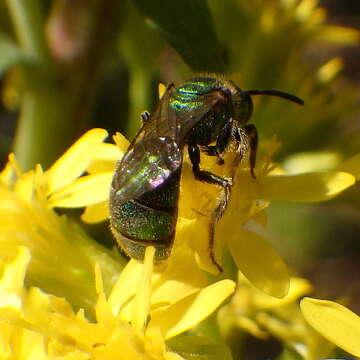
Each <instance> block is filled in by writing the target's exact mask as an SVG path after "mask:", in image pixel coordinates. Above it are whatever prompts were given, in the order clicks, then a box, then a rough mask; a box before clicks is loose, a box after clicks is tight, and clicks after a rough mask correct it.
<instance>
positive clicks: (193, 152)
mask: <svg viewBox="0 0 360 360" xmlns="http://www.w3.org/2000/svg"><path fill="white" fill-rule="evenodd" d="M188 152H189V157H190V161H191V163H192V169H193V173H194V176H195V178H196V179H197V180H200V181H204V182H207V183H210V184H215V185H219V186H221V187H222V188H223V189H224V195H223V196H222V197H221V199H220V201H219V204H218V206H217V207H216V209H215V211H214V212H213V215H212V221H211V224H210V238H209V252H210V258H211V261H212V262H213V264H214V265H215V266H216V267H217V269H218V270H219V272H222V268H221V266H220V265H219V264H218V262H217V261H216V259H215V254H214V244H215V225H216V223H217V222H218V221H219V220H220V218H221V217H222V215H223V214H224V212H225V210H226V208H227V204H228V202H229V199H230V191H231V190H230V189H231V185H232V183H231V181H230V180H228V179H224V178H222V177H220V176H217V175H215V174H213V173H211V172H209V171H205V170H201V169H200V150H199V147H198V146H197V145H193V146H189V147H188Z"/></svg>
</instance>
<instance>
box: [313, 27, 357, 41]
mask: <svg viewBox="0 0 360 360" xmlns="http://www.w3.org/2000/svg"><path fill="white" fill-rule="evenodd" d="M316 37H317V38H318V39H320V40H326V41H331V42H333V43H336V44H345V45H346V44H358V43H359V41H360V32H359V31H358V30H357V29H353V28H349V27H343V26H333V25H329V26H323V27H322V29H321V31H319V32H318V34H317V35H316Z"/></svg>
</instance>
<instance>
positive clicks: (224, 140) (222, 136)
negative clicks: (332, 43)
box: [202, 119, 234, 165]
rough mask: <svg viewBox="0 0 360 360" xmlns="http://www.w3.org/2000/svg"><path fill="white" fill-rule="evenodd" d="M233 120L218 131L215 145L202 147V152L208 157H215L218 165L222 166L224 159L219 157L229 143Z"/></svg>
mask: <svg viewBox="0 0 360 360" xmlns="http://www.w3.org/2000/svg"><path fill="white" fill-rule="evenodd" d="M233 126H234V124H233V120H232V119H231V120H230V121H228V122H227V123H226V124H225V125H224V127H223V128H222V129H221V130H220V132H219V136H218V137H217V139H216V145H215V146H213V145H207V146H203V147H202V150H203V151H204V152H205V153H206V155H208V156H217V158H218V160H217V163H218V165H223V164H224V159H223V158H222V157H221V154H222V153H223V152H224V151H225V149H226V147H227V146H228V144H229V142H230V141H231V134H232V130H233Z"/></svg>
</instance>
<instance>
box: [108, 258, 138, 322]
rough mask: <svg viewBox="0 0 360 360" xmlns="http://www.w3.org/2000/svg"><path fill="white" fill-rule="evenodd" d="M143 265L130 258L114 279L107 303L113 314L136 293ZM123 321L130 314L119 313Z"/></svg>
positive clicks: (129, 318) (128, 318)
mask: <svg viewBox="0 0 360 360" xmlns="http://www.w3.org/2000/svg"><path fill="white" fill-rule="evenodd" d="M142 267H143V265H142V264H140V263H139V262H138V261H136V260H130V261H129V262H128V263H127V265H126V266H125V267H124V269H123V270H122V271H121V274H120V276H119V279H118V280H117V281H116V283H115V285H114V287H113V289H112V291H111V294H110V296H109V300H108V301H109V304H110V306H111V308H112V312H113V314H115V315H116V316H117V315H118V314H119V312H120V311H121V310H122V308H123V306H124V305H125V304H126V303H128V302H129V300H130V299H131V298H133V297H134V295H135V294H136V290H137V288H138V283H139V281H140V277H141V272H142ZM120 317H121V318H122V319H123V320H124V321H130V320H131V317H130V315H129V316H128V314H126V316H124V314H122V313H121V314H120Z"/></svg>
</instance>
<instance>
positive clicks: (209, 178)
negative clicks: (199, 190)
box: [188, 145, 232, 189]
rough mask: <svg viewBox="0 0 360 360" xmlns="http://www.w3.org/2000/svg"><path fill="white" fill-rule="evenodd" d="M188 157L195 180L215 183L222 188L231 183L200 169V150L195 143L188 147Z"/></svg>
mask: <svg viewBox="0 0 360 360" xmlns="http://www.w3.org/2000/svg"><path fill="white" fill-rule="evenodd" d="M188 152H189V157H190V161H191V164H192V170H193V173H194V176H195V178H196V179H197V180H200V181H204V182H207V183H209V184H215V185H219V186H221V187H223V188H224V189H225V188H227V187H230V186H231V185H232V183H231V181H230V180H228V179H225V178H223V177H221V176H217V175H215V174H213V173H211V172H210V171H205V170H201V169H200V150H199V147H198V146H197V145H195V146H189V147H188Z"/></svg>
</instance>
